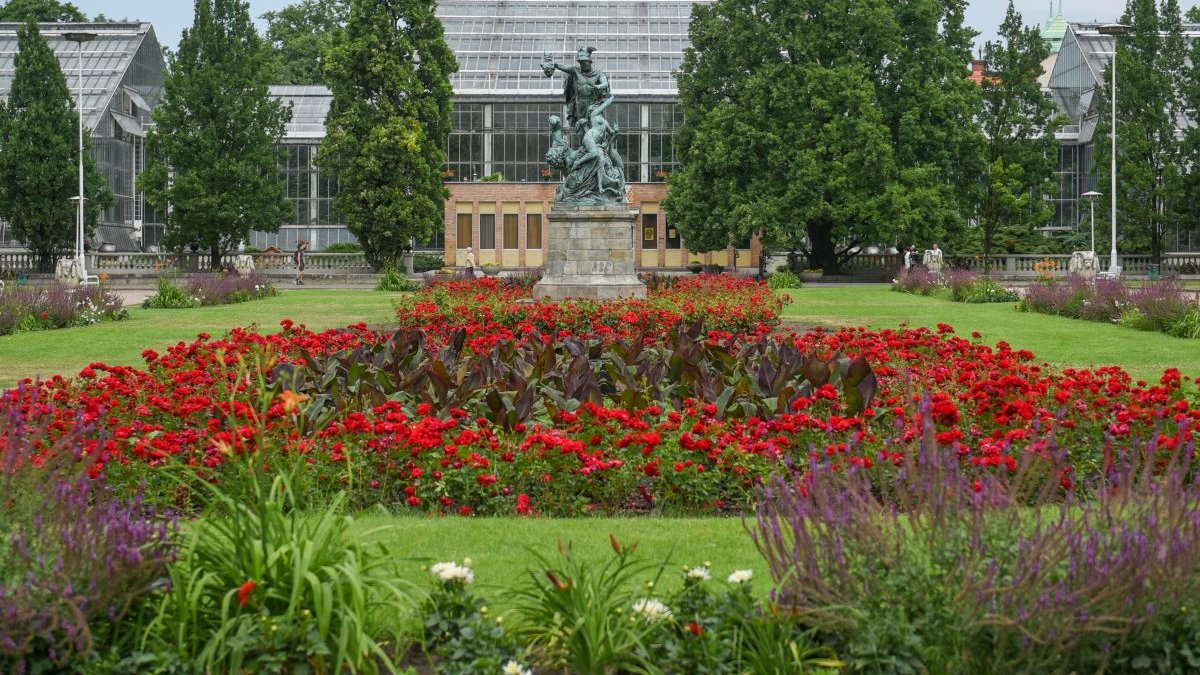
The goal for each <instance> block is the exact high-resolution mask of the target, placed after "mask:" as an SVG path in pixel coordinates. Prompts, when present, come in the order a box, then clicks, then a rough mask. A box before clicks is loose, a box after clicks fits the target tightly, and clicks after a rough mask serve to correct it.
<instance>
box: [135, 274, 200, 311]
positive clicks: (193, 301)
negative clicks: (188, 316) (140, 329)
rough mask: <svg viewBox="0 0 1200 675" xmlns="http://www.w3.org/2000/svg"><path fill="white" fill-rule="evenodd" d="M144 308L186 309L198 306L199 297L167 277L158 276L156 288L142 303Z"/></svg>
mask: <svg viewBox="0 0 1200 675" xmlns="http://www.w3.org/2000/svg"><path fill="white" fill-rule="evenodd" d="M142 306H143V307H145V308H146V309H188V308H191V307H199V306H200V298H197V297H195V296H194V295H192V294H191V293H188V292H187V291H185V290H184V289H183V287H182V286H180V285H179V284H177V283H175V282H174V281H172V280H171V279H169V278H167V277H159V279H158V289H157V291H156V292H155V293H154V295H151V296H150V297H148V298H146V301H145V302H143V303H142Z"/></svg>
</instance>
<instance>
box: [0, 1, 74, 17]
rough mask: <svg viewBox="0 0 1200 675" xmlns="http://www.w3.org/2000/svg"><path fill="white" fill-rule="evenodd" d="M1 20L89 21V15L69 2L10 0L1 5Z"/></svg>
mask: <svg viewBox="0 0 1200 675" xmlns="http://www.w3.org/2000/svg"><path fill="white" fill-rule="evenodd" d="M0 21H14V22H16V21H20V22H24V21H45V22H53V21H87V17H86V16H84V15H83V12H81V11H79V8H78V7H76V6H75V5H73V4H71V3H69V2H58V0H9V1H8V2H6V3H4V6H3V7H0Z"/></svg>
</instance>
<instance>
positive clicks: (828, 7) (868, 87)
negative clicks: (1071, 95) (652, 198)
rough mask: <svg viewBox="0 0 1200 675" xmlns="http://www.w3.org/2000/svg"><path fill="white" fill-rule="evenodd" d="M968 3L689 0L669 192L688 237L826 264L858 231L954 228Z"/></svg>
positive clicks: (960, 200) (971, 153)
mask: <svg viewBox="0 0 1200 675" xmlns="http://www.w3.org/2000/svg"><path fill="white" fill-rule="evenodd" d="M963 7H964V3H963V2H961V1H960V0H911V1H909V2H904V3H892V2H885V1H884V0H831V1H825V0H797V1H792V2H770V3H746V2H742V1H739V0H718V1H717V2H715V3H713V4H712V5H708V6H702V5H698V6H696V7H695V8H694V9H693V18H692V24H691V38H692V47H691V48H690V49H689V50H688V51H687V52H686V53H685V56H684V62H683V65H682V66H681V68H680V72H679V74H678V76H677V77H678V80H679V92H680V105H681V106H683V109H684V124H683V128H682V129H681V131H680V136H679V143H680V149H681V151H682V154H683V159H682V163H683V166H682V168H681V170H678V171H675V172H674V173H672V175H671V177H670V183H671V193H670V194H669V195H668V196H667V198H666V201H665V208H666V210H667V215H668V217H669V218H670V219H671V221H672V222H673V223H675V224H676V225H678V226H679V227H680V230H681V232H682V234H683V236H684V238H685V239H686V240H687V242H688V248H689V249H694V250H699V251H703V250H711V249H715V248H723V247H724V246H725V245H726V243H727V242H728V241H729V238H730V236H731V235H732V236H733V237H735V238H745V237H746V236H748V235H751V234H760V235H761V236H762V238H763V243H764V247H765V248H767V249H774V250H780V249H783V250H789V251H799V252H801V253H803V254H804V255H805V256H806V257H807V258H808V259H809V261H810V264H813V265H816V266H820V267H822V268H823V269H826V270H827V271H835V270H837V269H838V268H839V267H840V266H841V265H842V264H843V263H844V262H845V261H846V260H847V259H849V258H850V257H852V256H854V255H856V253H857V251H858V250H860V247H862V246H865V245H867V244H873V243H882V242H888V241H897V240H899V239H900V238H902V237H921V238H928V239H934V238H935V237H940V236H941V235H943V234H944V233H946V232H948V231H951V230H954V229H961V228H962V227H963V225H964V224H965V222H966V220H967V217H966V213H967V212H968V211H969V208H970V203H971V201H970V199H971V196H972V189H973V182H974V181H977V179H978V175H979V173H980V171H981V169H980V166H981V164H982V162H981V160H980V157H981V148H982V135H981V133H980V131H979V128H978V125H977V124H976V122H975V115H976V113H977V112H978V108H979V96H980V94H979V92H978V90H977V89H976V88H975V87H974V86H973V85H972V84H971V83H969V82H968V81H967V79H966V75H967V73H966V69H965V63H966V61H967V59H968V58H969V57H968V56H967V54H968V53H969V52H968V51H967V50H968V47H969V44H970V41H971V38H972V37H973V35H974V32H973V31H971V30H969V29H967V28H966V27H965V26H964V25H963V22H962V12H963ZM931 243H932V242H931Z"/></svg>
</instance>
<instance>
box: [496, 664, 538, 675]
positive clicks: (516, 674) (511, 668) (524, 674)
mask: <svg viewBox="0 0 1200 675" xmlns="http://www.w3.org/2000/svg"><path fill="white" fill-rule="evenodd" d="M500 672H501V673H502V674H503V675H533V671H532V670H531V669H529V668H522V667H521V664H519V663H517V662H516V661H512V660H510V661H509V662H508V663H506V664H504V668H503V669H501V671H500Z"/></svg>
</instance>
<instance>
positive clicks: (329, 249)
mask: <svg viewBox="0 0 1200 675" xmlns="http://www.w3.org/2000/svg"><path fill="white" fill-rule="evenodd" d="M362 250H363V247H362V244H360V243H358V242H355V241H338V242H334V243H332V244H329V245H327V246H326V247H325V248H323V249H321V253H361V252H362Z"/></svg>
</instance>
